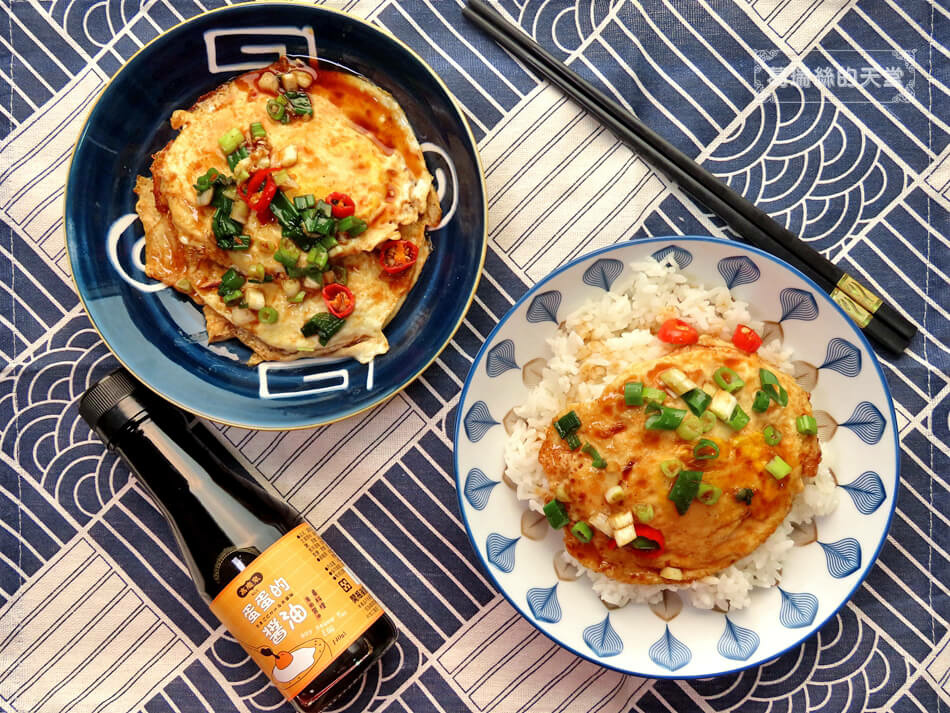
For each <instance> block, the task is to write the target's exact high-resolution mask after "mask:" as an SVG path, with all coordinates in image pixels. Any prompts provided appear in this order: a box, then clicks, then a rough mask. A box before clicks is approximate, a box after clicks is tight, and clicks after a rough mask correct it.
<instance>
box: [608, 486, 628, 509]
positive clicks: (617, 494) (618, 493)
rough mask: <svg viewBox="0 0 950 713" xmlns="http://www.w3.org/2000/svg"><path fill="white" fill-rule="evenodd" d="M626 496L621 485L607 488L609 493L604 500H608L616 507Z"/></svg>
mask: <svg viewBox="0 0 950 713" xmlns="http://www.w3.org/2000/svg"><path fill="white" fill-rule="evenodd" d="M625 494H626V493H624V491H623V488H621V487H620V486H619V485H612V486H610V487H609V488H607V492H605V493H604V500H606V501H607V502H608V503H610V504H611V505H616V504H617V503H619V502H620V501H621V500H623V498H624V495H625Z"/></svg>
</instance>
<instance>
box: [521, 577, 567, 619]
mask: <svg viewBox="0 0 950 713" xmlns="http://www.w3.org/2000/svg"><path fill="white" fill-rule="evenodd" d="M527 600H528V608H529V609H531V614H532V615H533V616H534V618H535V619H537V620H538V621H546V622H548V623H549V624H557V623H558V622H559V621H561V605H560V603H559V602H558V600H557V585H556V584H555V585H552V586H550V587H546V588H541V587H532V588H531V589H529V590H528V594H527Z"/></svg>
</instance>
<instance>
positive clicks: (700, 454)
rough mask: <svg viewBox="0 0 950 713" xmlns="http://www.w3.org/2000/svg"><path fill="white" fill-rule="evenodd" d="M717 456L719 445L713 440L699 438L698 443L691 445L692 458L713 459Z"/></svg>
mask: <svg viewBox="0 0 950 713" xmlns="http://www.w3.org/2000/svg"><path fill="white" fill-rule="evenodd" d="M718 457H719V446H718V445H716V442H715V441H711V440H709V439H708V438H702V439H700V441H699V443H697V444H696V445H695V446H693V458H695V459H696V460H713V459H714V458H718Z"/></svg>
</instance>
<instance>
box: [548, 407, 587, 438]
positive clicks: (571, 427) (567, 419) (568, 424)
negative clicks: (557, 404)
mask: <svg viewBox="0 0 950 713" xmlns="http://www.w3.org/2000/svg"><path fill="white" fill-rule="evenodd" d="M580 427H581V420H580V418H578V416H577V412H576V411H568V412H567V413H566V414H564V415H563V416H561V417H560V418H559V419H558V420H557V421H555V422H554V430H555V431H557V435H559V436H560V437H561V438H567V434H569V433H574V431H576V430H577V429H578V428H580Z"/></svg>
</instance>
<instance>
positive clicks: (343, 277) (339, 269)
mask: <svg viewBox="0 0 950 713" xmlns="http://www.w3.org/2000/svg"><path fill="white" fill-rule="evenodd" d="M349 274H350V273H349V270H347V269H346V268H345V267H344V266H343V265H334V266H333V276H334V278H335V279H336V281H337V282H339V283H340V284H341V285H345V284H346V281H347V279H348V276H349Z"/></svg>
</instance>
